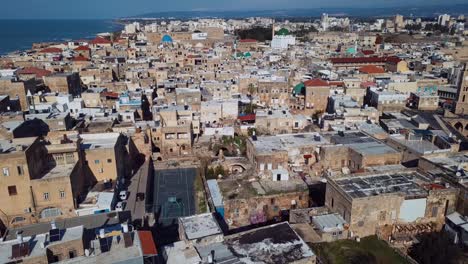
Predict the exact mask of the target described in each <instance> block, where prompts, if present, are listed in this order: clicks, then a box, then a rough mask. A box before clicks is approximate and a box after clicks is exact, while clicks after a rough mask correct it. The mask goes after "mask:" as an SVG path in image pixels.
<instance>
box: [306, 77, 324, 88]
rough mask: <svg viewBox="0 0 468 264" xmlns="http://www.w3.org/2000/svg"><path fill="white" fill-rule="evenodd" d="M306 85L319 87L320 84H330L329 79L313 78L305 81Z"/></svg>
mask: <svg viewBox="0 0 468 264" xmlns="http://www.w3.org/2000/svg"><path fill="white" fill-rule="evenodd" d="M304 85H305V86H309V87H310V86H316V87H319V86H329V84H328V82H327V81H324V80H322V79H312V80H308V81H305V82H304Z"/></svg>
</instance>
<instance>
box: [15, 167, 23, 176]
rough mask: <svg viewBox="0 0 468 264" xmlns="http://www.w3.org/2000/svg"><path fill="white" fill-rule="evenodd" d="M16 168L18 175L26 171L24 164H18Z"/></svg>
mask: <svg viewBox="0 0 468 264" xmlns="http://www.w3.org/2000/svg"><path fill="white" fill-rule="evenodd" d="M16 169H17V170H18V175H23V173H24V170H23V165H18V166H16Z"/></svg>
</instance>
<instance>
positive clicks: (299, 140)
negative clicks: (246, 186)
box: [250, 133, 330, 153]
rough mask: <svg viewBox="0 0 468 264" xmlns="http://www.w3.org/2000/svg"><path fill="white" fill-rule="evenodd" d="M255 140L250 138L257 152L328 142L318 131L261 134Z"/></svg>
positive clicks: (285, 149)
mask: <svg viewBox="0 0 468 264" xmlns="http://www.w3.org/2000/svg"><path fill="white" fill-rule="evenodd" d="M256 139H257V140H253V139H252V138H250V140H251V142H252V143H253V145H254V147H255V150H256V151H257V153H271V152H274V151H281V150H283V151H287V150H290V149H297V148H302V147H313V146H316V145H323V144H329V143H330V142H329V141H328V140H326V139H325V138H324V137H323V136H321V135H320V134H319V133H302V134H283V135H276V136H261V137H257V138H256Z"/></svg>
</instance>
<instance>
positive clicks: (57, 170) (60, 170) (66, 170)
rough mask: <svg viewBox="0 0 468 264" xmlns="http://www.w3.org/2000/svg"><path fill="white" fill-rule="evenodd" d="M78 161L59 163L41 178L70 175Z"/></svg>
mask: <svg viewBox="0 0 468 264" xmlns="http://www.w3.org/2000/svg"><path fill="white" fill-rule="evenodd" d="M75 165H76V162H75V163H73V164H64V165H57V166H55V167H53V168H52V169H51V170H49V171H48V172H47V173H46V174H45V175H44V176H42V177H41V178H39V179H40V180H46V179H53V178H60V177H66V178H68V177H70V175H71V173H72V171H73V169H74V168H75Z"/></svg>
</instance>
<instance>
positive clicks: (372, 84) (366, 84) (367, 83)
mask: <svg viewBox="0 0 468 264" xmlns="http://www.w3.org/2000/svg"><path fill="white" fill-rule="evenodd" d="M376 85H377V84H376V83H375V82H362V83H361V88H367V87H375V86H376Z"/></svg>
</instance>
